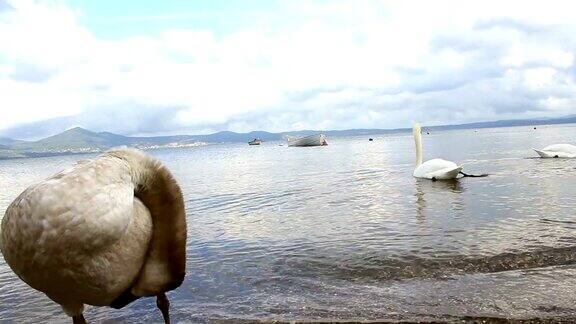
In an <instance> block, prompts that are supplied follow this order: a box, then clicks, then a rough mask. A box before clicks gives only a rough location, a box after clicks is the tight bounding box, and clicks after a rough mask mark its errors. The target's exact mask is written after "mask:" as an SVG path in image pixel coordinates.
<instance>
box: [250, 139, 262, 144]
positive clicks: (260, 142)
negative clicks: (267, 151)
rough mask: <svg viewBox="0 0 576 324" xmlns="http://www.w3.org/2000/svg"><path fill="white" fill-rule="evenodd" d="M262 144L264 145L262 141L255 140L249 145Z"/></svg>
mask: <svg viewBox="0 0 576 324" xmlns="http://www.w3.org/2000/svg"><path fill="white" fill-rule="evenodd" d="M260 144H262V140H261V139H258V138H255V139H253V140H251V141H250V142H248V145H260Z"/></svg>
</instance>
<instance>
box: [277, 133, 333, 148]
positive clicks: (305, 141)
mask: <svg viewBox="0 0 576 324" xmlns="http://www.w3.org/2000/svg"><path fill="white" fill-rule="evenodd" d="M286 140H287V142H288V146H324V145H328V142H326V135H324V134H315V135H310V136H304V137H292V136H286Z"/></svg>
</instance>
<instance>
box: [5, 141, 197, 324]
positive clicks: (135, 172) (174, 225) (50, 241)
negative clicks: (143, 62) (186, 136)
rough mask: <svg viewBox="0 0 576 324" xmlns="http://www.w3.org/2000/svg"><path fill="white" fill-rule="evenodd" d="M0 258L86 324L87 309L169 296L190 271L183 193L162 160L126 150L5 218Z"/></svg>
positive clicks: (50, 184) (47, 186)
mask: <svg viewBox="0 0 576 324" xmlns="http://www.w3.org/2000/svg"><path fill="white" fill-rule="evenodd" d="M1 231H2V232H1V233H0V234H1V235H0V250H1V251H2V253H3V254H4V259H5V260H6V262H7V263H8V265H10V267H11V268H12V270H13V271H14V272H15V273H16V274H17V275H18V276H19V277H20V278H21V279H22V280H24V281H25V282H26V283H27V284H29V285H30V286H31V287H32V288H34V289H37V290H39V291H41V292H43V293H45V294H46V295H47V296H48V297H49V298H50V299H52V300H53V301H55V302H56V303H58V304H60V305H61V306H62V308H63V310H64V311H65V312H66V314H68V315H69V316H71V317H72V319H73V322H74V323H85V320H84V316H83V314H82V313H83V309H84V304H88V305H95V306H111V307H114V308H122V307H124V306H125V305H127V304H128V303H130V302H132V301H134V300H136V299H138V298H140V297H145V296H156V297H157V306H158V308H159V309H160V310H161V312H162V315H163V317H164V320H165V322H166V323H169V322H170V317H169V302H168V299H167V297H166V295H165V292H167V291H169V290H173V289H175V288H177V287H178V286H180V284H181V283H182V280H183V279H184V275H185V271H186V215H185V211H184V201H183V199H182V193H181V191H180V187H179V186H178V184H177V183H176V181H175V180H174V178H173V177H172V175H171V174H170V172H169V171H168V169H166V168H165V167H164V166H162V165H161V164H160V162H158V161H156V160H155V159H152V158H151V157H149V156H147V155H145V154H144V153H142V152H140V151H137V150H131V149H121V150H114V151H108V152H106V153H105V154H103V155H101V156H99V157H98V158H95V159H93V160H89V161H85V162H81V163H78V164H76V165H75V166H74V167H72V168H71V169H69V170H66V171H63V172H60V173H58V174H56V175H54V176H52V177H50V178H48V179H46V180H45V181H43V182H41V183H39V184H36V185H33V186H31V187H29V188H28V189H26V190H25V191H24V192H23V193H22V194H20V196H18V198H16V199H15V200H14V201H13V202H12V204H11V205H10V206H9V207H8V210H7V211H6V214H5V216H4V218H3V220H2V227H1Z"/></svg>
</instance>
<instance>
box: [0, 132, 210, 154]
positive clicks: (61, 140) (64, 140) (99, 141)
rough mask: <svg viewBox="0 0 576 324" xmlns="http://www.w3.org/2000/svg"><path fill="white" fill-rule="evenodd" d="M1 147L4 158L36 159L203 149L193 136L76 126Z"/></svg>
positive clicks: (8, 142)
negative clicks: (122, 150)
mask: <svg viewBox="0 0 576 324" xmlns="http://www.w3.org/2000/svg"><path fill="white" fill-rule="evenodd" d="M3 143H6V144H0V158H13V157H34V156H47V155H59V154H74V153H90V152H102V151H105V150H107V149H109V148H112V147H116V146H129V147H136V148H140V149H153V148H161V147H190V146H199V145H202V144H204V143H202V142H199V141H198V140H196V139H195V138H194V137H193V136H188V135H182V136H157V137H128V136H123V135H118V134H113V133H109V132H99V133H96V132H92V131H89V130H87V129H84V128H81V127H76V128H72V129H69V130H66V131H64V132H62V133H59V134H56V135H53V136H50V137H46V138H44V139H41V140H38V141H34V142H32V141H19V140H11V139H7V138H4V139H3Z"/></svg>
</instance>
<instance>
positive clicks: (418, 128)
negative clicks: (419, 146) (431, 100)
mask: <svg viewBox="0 0 576 324" xmlns="http://www.w3.org/2000/svg"><path fill="white" fill-rule="evenodd" d="M412 133H413V134H414V135H416V134H422V126H420V123H416V124H414V127H412Z"/></svg>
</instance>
